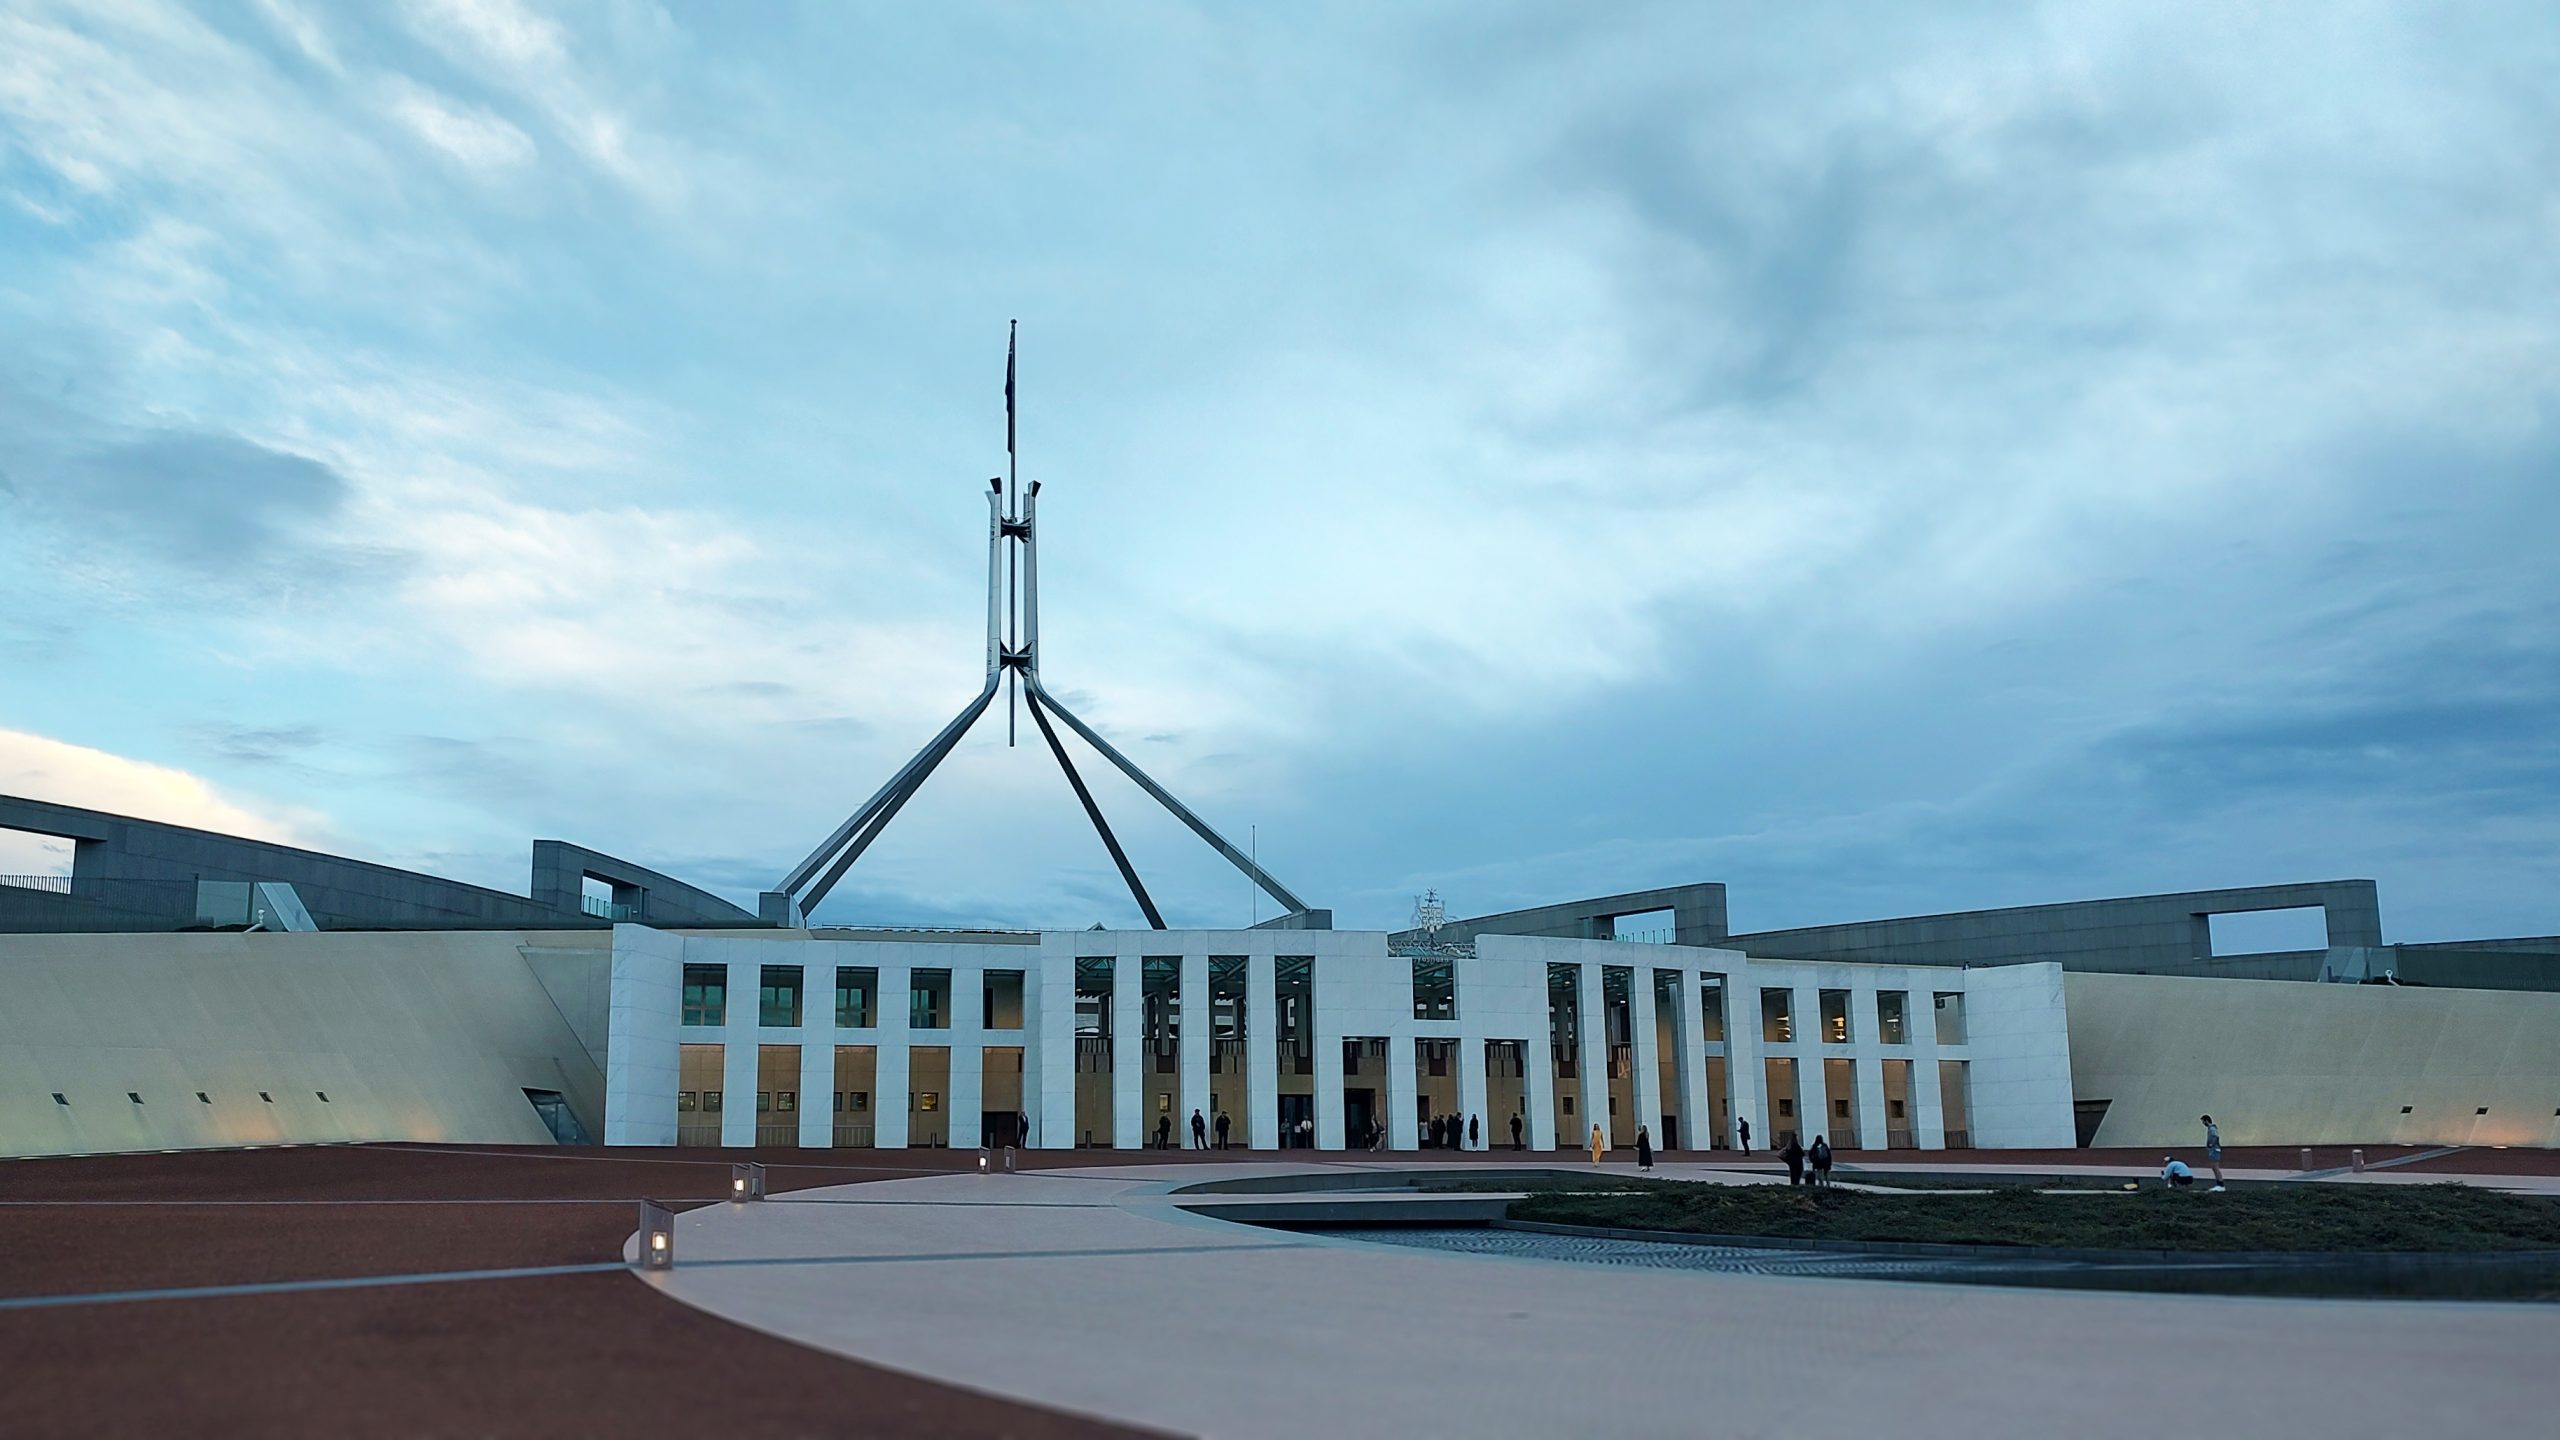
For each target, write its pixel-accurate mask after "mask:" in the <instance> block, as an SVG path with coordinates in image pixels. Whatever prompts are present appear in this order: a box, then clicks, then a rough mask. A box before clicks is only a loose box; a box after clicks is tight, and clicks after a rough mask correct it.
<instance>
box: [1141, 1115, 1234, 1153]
mask: <svg viewBox="0 0 2560 1440" xmlns="http://www.w3.org/2000/svg"><path fill="white" fill-rule="evenodd" d="M1232 1123H1233V1122H1231V1121H1229V1120H1228V1119H1227V1112H1226V1111H1224V1110H1221V1111H1219V1112H1218V1125H1217V1129H1218V1148H1219V1149H1221V1150H1224V1149H1226V1148H1227V1133H1228V1127H1229V1126H1230V1125H1231V1124H1232ZM1156 1148H1157V1149H1159V1150H1170V1149H1172V1148H1173V1117H1172V1116H1171V1115H1158V1116H1157V1117H1156ZM1191 1148H1192V1149H1194V1150H1206V1149H1208V1148H1209V1121H1208V1118H1207V1117H1206V1116H1204V1115H1202V1114H1201V1113H1200V1112H1199V1111H1197V1110H1194V1111H1192V1112H1191Z"/></svg>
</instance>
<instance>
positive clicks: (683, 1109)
mask: <svg viewBox="0 0 2560 1440" xmlns="http://www.w3.org/2000/svg"><path fill="white" fill-rule="evenodd" d="M701 1108H702V1096H701V1094H700V1092H698V1091H693V1090H679V1091H677V1092H676V1113H677V1114H679V1115H684V1114H690V1113H691V1112H693V1111H696V1110H699V1109H701Z"/></svg>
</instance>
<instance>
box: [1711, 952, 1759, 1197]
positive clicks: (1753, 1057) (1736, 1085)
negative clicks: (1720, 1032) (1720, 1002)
mask: <svg viewBox="0 0 2560 1440" xmlns="http://www.w3.org/2000/svg"><path fill="white" fill-rule="evenodd" d="M1700 1028H1701V1029H1703V1028H1704V1026H1703V1024H1702V1025H1701V1027H1700ZM1761 1063H1762V1055H1761V1050H1760V981H1759V978H1758V977H1757V976H1756V975H1754V974H1753V973H1752V971H1751V967H1750V966H1749V965H1747V964H1746V965H1736V966H1735V967H1734V968H1733V969H1731V970H1728V971H1726V972H1725V977H1724V1084H1725V1099H1726V1103H1727V1104H1729V1105H1731V1106H1732V1107H1733V1117H1732V1122H1731V1124H1730V1125H1728V1127H1727V1129H1726V1134H1725V1139H1727V1140H1729V1141H1731V1142H1732V1143H1733V1144H1734V1145H1735V1146H1736V1147H1737V1148H1738V1147H1740V1145H1741V1144H1742V1122H1743V1121H1745V1120H1748V1121H1750V1122H1751V1149H1752V1152H1753V1153H1754V1154H1758V1153H1760V1152H1763V1151H1766V1150H1767V1149H1769V1148H1770V1146H1771V1145H1772V1144H1773V1143H1774V1141H1775V1137H1776V1134H1777V1132H1776V1131H1774V1130H1771V1129H1770V1128H1769V1087H1768V1084H1767V1083H1766V1082H1767V1076H1766V1072H1765V1071H1763V1069H1762V1068H1761Z"/></svg>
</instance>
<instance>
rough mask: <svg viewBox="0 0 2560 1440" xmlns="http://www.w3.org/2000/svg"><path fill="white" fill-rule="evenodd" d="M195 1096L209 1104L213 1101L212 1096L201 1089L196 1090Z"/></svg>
mask: <svg viewBox="0 0 2560 1440" xmlns="http://www.w3.org/2000/svg"><path fill="white" fill-rule="evenodd" d="M196 1098H197V1099H199V1100H201V1101H203V1102H204V1103H206V1104H207V1105H210V1104H212V1103H213V1097H212V1096H210V1095H207V1094H206V1093H204V1092H203V1091H201V1090H199V1091H197V1092H196Z"/></svg>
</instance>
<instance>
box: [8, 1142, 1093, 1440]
mask: <svg viewBox="0 0 2560 1440" xmlns="http://www.w3.org/2000/svg"><path fill="white" fill-rule="evenodd" d="M642 1157H648V1158H642ZM733 1158H746V1157H745V1154H744V1152H735V1153H723V1154H721V1155H720V1157H719V1158H718V1159H717V1160H712V1161H705V1160H703V1159H701V1158H700V1156H699V1152H696V1153H695V1154H694V1155H691V1156H687V1157H686V1158H684V1159H682V1160H675V1159H674V1157H672V1156H671V1155H668V1154H666V1153H665V1152H658V1153H657V1154H655V1155H654V1156H652V1154H651V1152H638V1153H637V1155H630V1154H625V1153H622V1152H617V1153H616V1154H615V1155H614V1156H612V1157H610V1158H608V1157H605V1156H603V1155H602V1154H600V1153H599V1152H595V1151H588V1152H584V1153H583V1154H579V1155H576V1156H572V1157H563V1156H562V1154H561V1152H559V1151H556V1150H529V1151H520V1152H506V1151H495V1152H472V1153H463V1152H457V1151H450V1150H433V1149H419V1148H408V1147H370V1146H368V1147H309V1148H297V1149H275V1150H259V1151H203V1152H190V1153H186V1154H179V1155H131V1156H98V1157H90V1158H82V1159H68V1160H38V1161H21V1162H15V1163H6V1164H0V1201H7V1202H29V1201H80V1202H89V1203H78V1204H61V1205H59V1206H56V1205H52V1204H32V1205H31V1204H25V1203H12V1204H8V1205H6V1206H0V1297H11V1296H25V1295H47V1294H75V1293H96V1292H100V1291H113V1290H125V1289H136V1288H159V1287H170V1286H191V1285H207V1284H227V1283H255V1282H263V1281H274V1280H301V1279H315V1278H324V1277H348V1276H368V1275H384V1274H397V1273H402V1272H410V1271H437V1270H476V1269H491V1268H501V1267H514V1266H524V1265H553V1264H581V1263H591V1262H596V1261H610V1260H613V1259H615V1258H617V1257H618V1256H619V1255H620V1252H621V1245H622V1241H623V1239H624V1237H626V1236H627V1235H629V1234H630V1232H631V1229H632V1226H633V1223H634V1221H635V1219H636V1204H635V1202H636V1201H637V1200H638V1199H639V1198H640V1197H642V1196H649V1197H652V1198H662V1199H664V1198H685V1197H692V1198H696V1199H700V1198H707V1197H711V1196H716V1195H718V1194H719V1193H720V1188H721V1186H722V1185H723V1184H725V1182H726V1180H727V1178H728V1162H729V1161H730V1160H731V1159H733ZM783 1158H785V1157H784V1156H783V1155H779V1154H777V1155H774V1156H772V1157H769V1159H770V1160H771V1161H780V1160H782V1159H783ZM884 1158H895V1159H896V1160H898V1161H899V1162H900V1163H899V1164H897V1165H894V1166H891V1165H878V1166H866V1167H860V1168H836V1167H825V1168H821V1167H814V1166H808V1165H799V1164H787V1165H786V1164H780V1163H774V1164H773V1165H772V1174H771V1183H772V1185H773V1186H774V1188H776V1189H791V1188H800V1187H804V1186H809V1185H827V1184H844V1183H848V1182H853V1181H859V1180H863V1179H885V1178H891V1177H894V1176H898V1175H912V1174H917V1173H920V1171H919V1168H918V1166H919V1165H923V1166H927V1167H930V1168H932V1169H951V1168H959V1166H960V1165H961V1164H962V1163H964V1162H967V1163H974V1157H969V1156H952V1155H950V1154H948V1153H947V1152H946V1153H943V1154H935V1155H924V1156H913V1157H911V1156H906V1155H899V1156H896V1157H884ZM670 1161H672V1163H667V1162H670ZM653 1162H654V1163H653ZM391 1199H398V1200H408V1201H419V1200H444V1201H457V1200H468V1201H480V1202H487V1201H502V1202H503V1201H515V1202H521V1201H526V1200H534V1199H545V1200H556V1201H569V1202H573V1203H563V1204H525V1203H472V1204H421V1203H401V1204H365V1203H350V1202H362V1201H381V1200H391ZM110 1200H112V1201H133V1200H147V1201H178V1202H183V1203H176V1204H144V1205H135V1204H99V1203H96V1202H99V1201H110ZM241 1200H259V1201H295V1202H309V1203H294V1204H255V1205H242V1204H211V1203H206V1202H210V1201H241ZM0 1375H5V1376H7V1377H8V1379H9V1382H10V1383H9V1384H8V1385H7V1390H8V1396H7V1401H6V1405H7V1412H6V1414H7V1418H6V1421H5V1423H0V1432H5V1433H7V1434H9V1435H21V1434H23V1435H44V1436H54V1435H66V1436H69V1435H82V1436H86V1435H119V1436H120V1435H153V1436H198V1435H206V1436H212V1435H243V1436H247V1435H256V1436H301V1435H311V1436H349V1435H428V1436H448V1435H449V1436H517V1435H527V1436H530V1435H544V1436H557V1435H590V1434H592V1435H608V1434H609V1435H675V1434H684V1435H688V1436H697V1437H698V1436H705V1435H736V1436H741V1437H757V1440H760V1437H765V1436H804V1435H805V1436H816V1435H828V1436H836V1435H895V1436H923V1437H943V1436H948V1437H955V1440H956V1437H994V1436H1018V1437H1023V1440H1069V1437H1073V1440H1099V1437H1119V1436H1131V1435H1137V1434H1141V1433H1143V1432H1139V1431H1135V1430H1131V1429H1129V1428H1126V1427H1121V1426H1114V1425H1107V1424H1103V1423H1100V1422H1097V1421H1091V1420H1086V1419H1083V1418H1080V1417H1075V1416H1066V1415H1059V1414H1055V1413H1052V1412H1048V1411H1043V1410H1037V1409H1033V1408H1031V1407H1028V1406H1024V1405H1018V1404H1015V1403H1013V1402H1010V1401H1005V1400H998V1399H995V1398H993V1397H989V1396H984V1395H978V1394H974V1393H972V1392H968V1391H963V1390H958V1389H954V1388H952V1387H949V1386H945V1385H941V1384H937V1383H934V1382H930V1381H926V1380H921V1379H917V1378H915V1377H913V1376H909V1375H904V1374H901V1373H898V1372H896V1371H891V1370H884V1369H880V1368H878V1367H875V1366H869V1365H863V1364H860V1363H858V1362H855V1361H851V1360H846V1359H842V1358H840V1357H837V1356H832V1355H825V1354H821V1353H819V1352H816V1351H812V1350H807V1349H804V1348H802V1347H800V1346H798V1345H794V1344H792V1343H791V1342H789V1341H785V1340H778V1339H775V1338H773V1337H771V1336H767V1335H764V1334H761V1333H759V1332H756V1331H753V1330H748V1329H744V1328H742V1327H739V1326H735V1325H731V1324H729V1323H728V1322H726V1321H722V1320H718V1319H714V1318H712V1317H711V1316H708V1315H705V1314H703V1313H701V1312H699V1311H696V1310H693V1309H690V1308H688V1307H686V1306H683V1305H680V1304H677V1303H676V1302H674V1301H672V1300H668V1299H665V1298H663V1297H662V1296H660V1295H658V1294H657V1292H655V1291H653V1290H651V1289H649V1288H648V1287H646V1286H644V1285H642V1284H640V1283H639V1282H638V1281H636V1280H634V1279H632V1278H631V1277H630V1276H628V1275H624V1274H617V1273H603V1274H578V1275H550V1276H535V1277H523V1278H508V1279H494V1280H472V1281H453V1282H443V1283H437V1284H430V1285H410V1286H385V1287H369V1288H362V1289H350V1290H334V1291H316V1292H306V1293H300V1294H286V1295H250V1296H225V1297H197V1298H187V1299H172V1300H151V1301H138V1302H130V1303H118V1304H105V1305H78V1306H60V1307H48V1308H44V1309H37V1310H17V1311H0ZM31 1382H32V1383H31Z"/></svg>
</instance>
